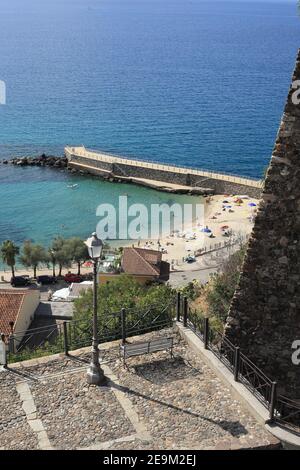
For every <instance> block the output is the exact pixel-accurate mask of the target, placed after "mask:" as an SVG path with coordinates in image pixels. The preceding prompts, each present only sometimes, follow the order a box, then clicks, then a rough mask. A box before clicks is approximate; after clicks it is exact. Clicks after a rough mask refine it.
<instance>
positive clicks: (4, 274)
mask: <svg viewBox="0 0 300 470" xmlns="http://www.w3.org/2000/svg"><path fill="white" fill-rule="evenodd" d="M238 197H239V196H237V195H234V196H228V195H217V196H209V197H206V198H203V197H201V198H200V197H199V201H201V202H203V204H204V206H205V207H204V221H198V226H197V222H196V221H195V222H194V224H193V226H187V227H186V228H185V232H186V233H187V232H189V233H190V232H193V233H195V235H196V239H195V240H186V239H185V238H182V237H179V236H177V235H176V234H174V236H166V237H162V239H161V240H160V245H161V247H163V248H165V249H166V251H167V253H164V254H163V259H164V260H166V261H169V262H170V263H171V262H172V261H174V264H175V265H176V264H177V265H178V264H180V263H182V261H183V258H185V257H186V256H187V255H188V254H194V252H195V251H197V250H199V249H201V248H204V247H206V248H207V249H208V250H209V249H210V247H213V246H214V245H215V244H218V243H220V242H222V243H224V241H229V240H230V238H229V237H224V236H223V235H222V234H223V233H224V231H222V229H221V227H222V226H228V230H231V231H232V233H233V236H234V237H244V238H245V237H246V236H247V235H249V234H250V233H251V230H252V227H253V222H254V218H255V213H256V210H257V206H253V207H250V206H249V203H254V204H256V205H258V202H259V201H258V200H256V199H253V198H248V199H242V201H243V202H242V203H241V204H240V205H238V204H236V203H235V202H234V201H235V200H237V198H238ZM223 201H228V203H224V202H223ZM224 205H230V206H231V209H232V211H233V212H229V208H227V209H226V210H225V211H223V206H224ZM202 222H203V223H202ZM205 226H208V227H209V229H210V230H211V231H212V233H213V235H214V238H210V237H209V234H206V233H202V232H201V229H202V228H203V227H205ZM146 242H148V243H149V245H148V246H149V248H152V249H157V247H158V244H157V240H152V241H151V244H150V240H141V241H140V242H139V243H137V242H136V241H132V243H131V242H130V241H128V242H127V243H124V242H122V243H120V245H123V246H132V245H134V246H140V247H141V248H143V247H144V246H146ZM237 246H238V245H237ZM175 269H176V268H175ZM185 269H191V270H192V269H193V264H190V265H189V264H187V263H186V264H185ZM68 271H71V272H74V273H76V272H77V265H74V266H72V268H71V269H64V270H63V274H66V273H67V272H68ZM81 272H82V274H85V273H90V272H91V268H90V267H84V266H83V267H82V269H81ZM24 274H29V275H32V270H28V269H23V268H20V269H16V275H19V276H20V275H24ZM37 274H38V275H41V274H52V268H51V269H49V268H47V267H45V268H41V269H38V271H37ZM10 277H11V271H10V269H8V268H7V269H5V270H4V271H3V270H2V271H0V281H2V282H3V279H4V280H5V281H6V282H8V281H9V280H10Z"/></svg>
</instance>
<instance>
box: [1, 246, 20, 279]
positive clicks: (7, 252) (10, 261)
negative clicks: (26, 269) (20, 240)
mask: <svg viewBox="0 0 300 470" xmlns="http://www.w3.org/2000/svg"><path fill="white" fill-rule="evenodd" d="M19 252H20V248H19V247H18V246H17V245H15V244H14V242H12V241H11V240H5V241H4V242H3V243H2V245H1V247H0V253H1V259H2V261H3V262H4V263H5V264H7V265H8V266H9V267H10V268H11V273H12V276H13V277H15V264H16V256H17V255H18V254H19Z"/></svg>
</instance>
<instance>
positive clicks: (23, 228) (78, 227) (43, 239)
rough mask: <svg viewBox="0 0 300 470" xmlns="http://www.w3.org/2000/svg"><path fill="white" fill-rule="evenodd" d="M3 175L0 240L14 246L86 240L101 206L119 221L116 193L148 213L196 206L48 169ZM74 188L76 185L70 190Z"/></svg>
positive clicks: (193, 199)
mask: <svg viewBox="0 0 300 470" xmlns="http://www.w3.org/2000/svg"><path fill="white" fill-rule="evenodd" d="M6 171H7V172H8V173H9V172H11V174H12V175H11V177H10V178H9V179H8V181H6V180H5V179H4V178H3V177H2V176H3V175H2V173H1V174H0V185H1V191H2V194H3V195H4V197H2V200H1V209H0V211H1V219H0V240H3V239H6V238H8V239H12V240H15V242H17V243H21V242H22V241H24V240H28V239H30V240H33V241H34V242H40V243H43V244H45V245H46V246H47V245H49V241H50V240H51V239H52V238H54V237H56V236H59V235H60V236H63V237H71V236H74V235H78V236H81V237H87V236H89V235H90V233H91V232H93V231H94V230H95V227H96V224H97V222H99V220H100V217H97V216H96V209H97V206H98V205H99V204H101V203H103V202H110V203H111V204H112V205H113V206H114V207H115V208H116V211H117V217H119V212H118V207H119V196H120V195H124V196H125V195H127V197H128V205H130V204H134V203H143V204H144V205H145V206H146V207H147V209H148V210H149V209H150V204H162V203H166V204H169V205H172V204H173V203H179V204H181V205H183V204H185V203H196V202H197V203H199V198H196V197H191V196H183V195H176V194H174V195H173V194H167V193H162V192H158V191H154V190H149V189H146V188H142V187H138V186H133V185H129V184H118V183H109V182H104V181H99V180H98V179H96V178H91V177H82V176H75V175H70V174H68V173H66V172H60V171H57V170H51V169H47V168H38V167H34V168H14V167H9V168H8V169H7V170H6ZM72 184H77V185H78V186H77V187H76V188H74V189H72V188H69V187H68V186H69V185H72ZM149 214H150V210H149ZM130 220H132V218H129V221H130Z"/></svg>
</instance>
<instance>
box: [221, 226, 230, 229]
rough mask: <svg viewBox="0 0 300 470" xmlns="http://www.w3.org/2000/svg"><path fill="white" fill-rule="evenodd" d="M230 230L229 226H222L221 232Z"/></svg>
mask: <svg viewBox="0 0 300 470" xmlns="http://www.w3.org/2000/svg"><path fill="white" fill-rule="evenodd" d="M228 228H229V225H222V227H221V230H226V229H228Z"/></svg>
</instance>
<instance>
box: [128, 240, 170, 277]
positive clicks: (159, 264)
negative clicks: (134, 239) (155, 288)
mask: <svg viewBox="0 0 300 470" xmlns="http://www.w3.org/2000/svg"><path fill="white" fill-rule="evenodd" d="M167 266H169V264H168V263H165V262H163V261H162V253H161V252H160V251H157V250H148V249H143V248H135V247H126V248H124V250H123V257H122V268H123V270H124V271H125V272H126V273H127V274H137V275H143V276H160V275H162V274H163V275H165V274H167V271H169V269H167Z"/></svg>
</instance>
